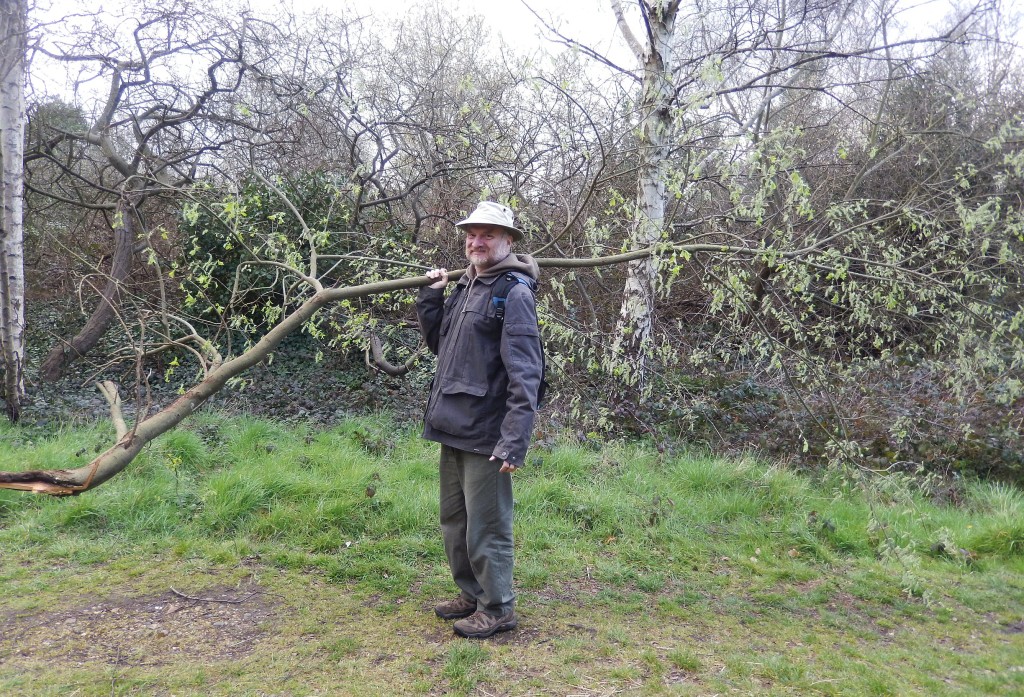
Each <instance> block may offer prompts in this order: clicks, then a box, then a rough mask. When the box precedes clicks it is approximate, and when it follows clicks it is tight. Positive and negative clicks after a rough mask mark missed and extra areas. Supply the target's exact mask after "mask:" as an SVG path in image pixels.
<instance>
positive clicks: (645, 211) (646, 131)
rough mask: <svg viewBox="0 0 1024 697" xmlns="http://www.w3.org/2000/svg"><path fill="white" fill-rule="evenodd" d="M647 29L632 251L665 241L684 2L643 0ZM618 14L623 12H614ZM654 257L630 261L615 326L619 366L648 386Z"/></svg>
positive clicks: (615, 356) (614, 358)
mask: <svg viewBox="0 0 1024 697" xmlns="http://www.w3.org/2000/svg"><path fill="white" fill-rule="evenodd" d="M640 4H641V7H642V9H643V12H644V15H645V22H646V26H647V42H646V44H644V45H643V47H642V49H640V50H641V51H642V53H641V55H639V56H638V58H640V60H641V62H642V64H643V81H642V83H641V90H642V95H641V103H640V109H641V118H642V121H641V124H640V139H639V140H640V142H639V146H638V147H639V150H640V157H641V161H640V167H639V170H640V171H639V176H638V182H637V199H636V214H635V216H636V217H635V220H634V224H633V230H632V232H631V234H630V247H631V249H642V248H647V247H652V246H653V245H656V244H657V243H658V242H659V241H661V239H662V231H663V229H664V221H665V199H666V196H667V194H666V184H665V167H666V163H667V162H668V157H669V152H668V149H669V142H668V141H669V137H670V134H671V133H672V104H673V100H674V82H673V79H672V75H671V71H672V62H673V51H672V40H673V32H674V31H675V20H676V14H677V12H678V10H679V1H678V0H674V1H671V2H669V1H665V0H654V1H653V2H647V1H642V2H641V3H640ZM615 9H617V10H618V8H615ZM616 14H617V15H618V16H619V17H620V25H619V26H620V29H621V30H622V31H623V33H624V35H625V38H626V40H627V43H629V44H630V45H631V46H634V47H636V48H640V44H639V43H638V42H637V41H636V40H635V39H634V38H633V37H632V35H631V34H626V32H628V30H627V29H626V28H625V24H624V22H622V21H621V10H618V11H617V13H616ZM657 273H658V271H657V264H656V262H655V258H654V256H653V255H652V256H649V257H647V258H644V259H637V260H635V261H632V262H630V264H629V268H628V274H627V277H626V284H625V288H624V289H623V296H622V305H621V306H620V309H619V319H618V322H617V325H616V332H615V341H614V343H613V355H612V361H613V362H614V363H615V367H616V368H619V367H621V366H630V367H629V369H628V370H626V371H625V372H622V371H621V370H620V371H619V374H624V375H626V377H627V380H628V381H629V382H631V383H633V384H635V385H636V386H637V387H640V388H643V387H644V385H645V384H646V382H647V370H648V367H647V355H646V354H647V349H648V346H649V344H650V340H651V334H652V331H653V329H654V290H655V281H656V277H657Z"/></svg>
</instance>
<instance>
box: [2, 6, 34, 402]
mask: <svg viewBox="0 0 1024 697" xmlns="http://www.w3.org/2000/svg"><path fill="white" fill-rule="evenodd" d="M27 19H28V3H27V2H26V0H3V2H2V3H0V41H2V42H3V43H2V45H0V151H2V154H0V158H2V161H3V166H2V170H3V174H2V188H3V194H2V199H3V220H2V223H0V353H2V354H3V368H4V395H3V396H4V402H5V404H6V409H7V416H8V418H9V419H10V420H11V422H17V421H18V419H19V418H20V416H21V402H22V399H23V397H24V395H25V379H24V363H25V263H24V232H23V227H22V215H23V204H24V184H25V170H24V150H25V47H26V38H25V32H26V27H27V24H28V21H27Z"/></svg>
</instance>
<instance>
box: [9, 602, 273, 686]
mask: <svg viewBox="0 0 1024 697" xmlns="http://www.w3.org/2000/svg"><path fill="white" fill-rule="evenodd" d="M274 617H275V605H274V604H273V603H271V602H268V600H267V598H266V596H265V595H264V593H263V591H262V589H260V587H259V586H258V585H257V584H253V583H250V584H243V585H241V586H238V587H223V586H221V587H213V588H206V589H204V590H202V591H197V592H188V591H181V592H176V591H174V590H168V591H167V592H165V593H161V594H159V595H154V596H143V597H134V598H130V597H123V596H121V597H118V596H113V597H110V598H106V599H104V600H101V601H98V602H92V603H88V604H84V605H82V606H80V607H76V608H62V609H56V610H49V611H46V610H44V611H38V612H36V611H29V612H23V613H7V614H6V615H4V616H3V617H0V664H5V663H6V664H10V663H16V662H18V661H19V660H47V659H55V658H59V659H60V660H62V661H74V662H78V663H93V662H98V663H108V664H111V665H140V666H141V665H146V666H154V665H163V664H167V663H171V662H175V661H180V660H182V659H185V660H198V661H202V662H209V661H222V660H235V659H238V658H241V657H243V656H245V655H247V654H249V653H251V652H252V651H253V650H254V649H255V648H256V645H257V644H258V643H259V641H260V640H261V639H262V638H263V637H264V636H265V635H266V634H267V630H268V629H269V627H270V626H271V621H272V620H273V619H274Z"/></svg>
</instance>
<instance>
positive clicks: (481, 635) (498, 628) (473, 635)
mask: <svg viewBox="0 0 1024 697" xmlns="http://www.w3.org/2000/svg"><path fill="white" fill-rule="evenodd" d="M517 626H519V621H518V620H512V621H511V622H502V623H501V624H498V625H495V626H493V627H491V628H490V629H488V630H487V631H485V632H463V631H462V630H460V629H459V628H458V627H455V628H454V629H455V633H456V634H458V635H459V636H461V637H465V638H466V639H486V638H487V637H490V636H494V635H495V634H497V633H498V632H507V631H509V630H510V629H515V628H516V627H517Z"/></svg>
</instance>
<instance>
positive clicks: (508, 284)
mask: <svg viewBox="0 0 1024 697" xmlns="http://www.w3.org/2000/svg"><path fill="white" fill-rule="evenodd" d="M519 284H522V285H524V286H526V287H527V288H529V289H530V291H532V292H536V288H535V287H534V284H533V283H532V282H531V281H530V280H528V279H526V278H524V277H523V276H519V275H518V274H514V273H512V272H511V271H509V272H508V273H506V274H505V275H503V276H502V277H501V278H499V279H498V280H496V281H495V282H494V283H492V284H491V304H492V305H494V316H495V317H497V318H498V321H499V322H504V321H505V300H506V299H508V294H509V292H510V291H511V290H512V288H514V287H515V286H517V285H519Z"/></svg>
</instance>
